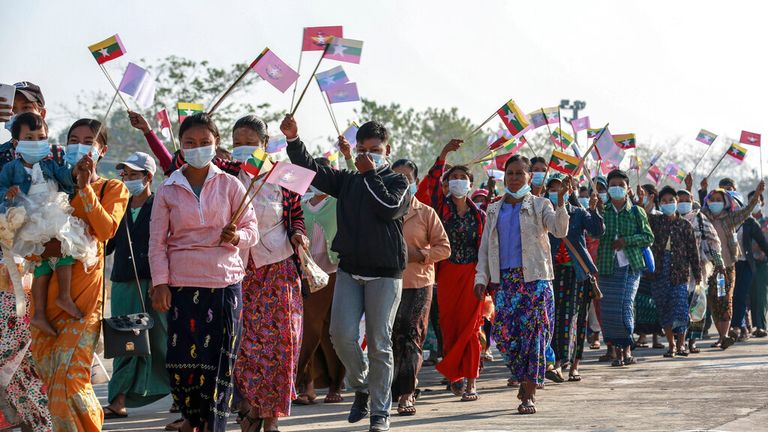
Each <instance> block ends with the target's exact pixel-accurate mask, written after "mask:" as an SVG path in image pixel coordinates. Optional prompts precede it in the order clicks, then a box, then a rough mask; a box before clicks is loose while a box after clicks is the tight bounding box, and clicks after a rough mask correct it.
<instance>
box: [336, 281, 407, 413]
mask: <svg viewBox="0 0 768 432" xmlns="http://www.w3.org/2000/svg"><path fill="white" fill-rule="evenodd" d="M402 289H403V281H402V279H392V278H379V279H375V280H371V281H363V280H357V279H354V278H353V277H352V275H350V274H349V273H346V272H345V271H343V270H341V269H339V271H338V272H337V273H336V287H335V290H334V293H333V306H332V307H331V328H330V333H331V341H332V342H333V348H334V349H335V350H336V354H338V356H339V359H341V362H342V363H343V364H344V367H345V368H346V370H347V381H348V382H349V385H350V386H351V387H352V390H354V391H356V392H358V391H360V392H367V393H370V395H371V399H370V400H371V408H370V411H371V415H378V416H389V410H390V409H391V408H392V387H391V386H392V376H393V369H394V366H393V364H394V361H393V359H392V324H393V323H394V321H395V315H396V314H397V307H398V305H399V304H400V294H401V292H402ZM363 313H365V336H366V341H367V345H368V358H365V356H363V350H362V349H361V347H360V343H359V338H360V319H361V318H362V316H363ZM369 363H370V372H369V369H368V365H369Z"/></svg>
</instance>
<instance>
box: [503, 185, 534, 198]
mask: <svg viewBox="0 0 768 432" xmlns="http://www.w3.org/2000/svg"><path fill="white" fill-rule="evenodd" d="M504 191H505V192H507V195H511V196H512V198H514V199H520V198H522V197H524V196H525V195H526V194H527V193H528V192H530V191H531V185H523V187H521V188H520V189H518V190H517V192H512V191H511V190H509V188H504Z"/></svg>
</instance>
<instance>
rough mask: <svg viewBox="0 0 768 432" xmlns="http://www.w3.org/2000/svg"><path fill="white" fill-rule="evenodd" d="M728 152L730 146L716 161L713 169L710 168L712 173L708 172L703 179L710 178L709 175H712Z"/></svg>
mask: <svg viewBox="0 0 768 432" xmlns="http://www.w3.org/2000/svg"><path fill="white" fill-rule="evenodd" d="M730 150H731V146H729V147H728V150H726V151H725V153H723V155H722V156H720V159H719V160H718V161H717V163H716V164H715V166H713V167H712V171H710V172H709V174H707V176H706V177H704V178H706V179H708V178H709V177H710V176H711V175H712V174H713V173H714V172H715V170H716V169H717V167H718V165H720V162H722V161H723V159H725V157H726V156H728V152H729V151H730Z"/></svg>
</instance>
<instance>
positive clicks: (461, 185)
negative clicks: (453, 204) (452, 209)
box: [448, 179, 469, 198]
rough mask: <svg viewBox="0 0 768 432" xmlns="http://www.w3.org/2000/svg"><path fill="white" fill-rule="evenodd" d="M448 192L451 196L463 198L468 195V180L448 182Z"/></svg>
mask: <svg viewBox="0 0 768 432" xmlns="http://www.w3.org/2000/svg"><path fill="white" fill-rule="evenodd" d="M448 190H449V191H450V192H451V195H452V196H455V197H457V198H461V197H465V196H467V194H468V193H469V180H464V179H455V180H449V181H448Z"/></svg>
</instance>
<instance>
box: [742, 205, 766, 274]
mask: <svg viewBox="0 0 768 432" xmlns="http://www.w3.org/2000/svg"><path fill="white" fill-rule="evenodd" d="M739 229H740V230H742V234H741V240H742V242H741V250H742V251H743V252H744V256H746V257H747V263H749V267H750V268H751V269H752V271H753V272H754V271H755V252H754V251H753V250H752V242H755V243H757V246H758V247H759V248H760V250H762V251H763V253H764V254H766V255H768V242H766V240H765V235H764V234H763V230H762V229H760V224H759V223H758V222H757V219H755V218H754V217H752V216H750V217H748V218H747V220H745V221H744V223H743V224H741V227H740V228H739Z"/></svg>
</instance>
